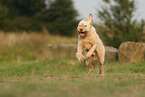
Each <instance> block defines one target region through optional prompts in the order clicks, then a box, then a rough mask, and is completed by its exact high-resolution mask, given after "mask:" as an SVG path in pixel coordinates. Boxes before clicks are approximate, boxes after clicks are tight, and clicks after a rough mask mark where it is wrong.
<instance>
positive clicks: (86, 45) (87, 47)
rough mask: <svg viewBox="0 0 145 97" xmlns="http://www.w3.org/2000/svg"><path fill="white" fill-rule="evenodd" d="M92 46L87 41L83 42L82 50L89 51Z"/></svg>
mask: <svg viewBox="0 0 145 97" xmlns="http://www.w3.org/2000/svg"><path fill="white" fill-rule="evenodd" d="M92 46H93V44H92V43H91V42H89V41H85V42H84V49H85V51H89V50H90V49H91V48H92Z"/></svg>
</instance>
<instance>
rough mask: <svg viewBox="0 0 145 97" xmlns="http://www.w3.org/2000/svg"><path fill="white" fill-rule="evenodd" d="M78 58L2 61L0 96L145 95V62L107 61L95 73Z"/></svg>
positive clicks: (120, 96)
mask: <svg viewBox="0 0 145 97" xmlns="http://www.w3.org/2000/svg"><path fill="white" fill-rule="evenodd" d="M88 69H89V68H88V67H86V66H85V64H84V63H79V62H78V61H77V60H76V59H73V58H65V59H53V60H49V61H48V60H42V61H31V62H30V61H29V62H11V63H10V62H0V97H33V96H35V97H40V96H41V97H96V96H98V97H106V96H107V97H117V96H119V97H144V95H145V93H144V91H145V63H140V64H119V63H118V62H112V63H105V64H104V70H105V76H99V75H98V74H97V72H98V65H97V66H95V71H94V73H93V76H91V77H85V75H86V74H87V73H88Z"/></svg>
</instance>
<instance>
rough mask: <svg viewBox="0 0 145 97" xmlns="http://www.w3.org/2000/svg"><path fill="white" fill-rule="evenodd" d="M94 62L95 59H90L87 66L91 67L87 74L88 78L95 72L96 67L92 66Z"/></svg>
mask: <svg viewBox="0 0 145 97" xmlns="http://www.w3.org/2000/svg"><path fill="white" fill-rule="evenodd" d="M92 60H93V57H90V58H89V59H88V60H87V64H88V66H89V68H90V69H89V73H88V74H87V76H89V75H92V73H93V71H94V66H93V65H92Z"/></svg>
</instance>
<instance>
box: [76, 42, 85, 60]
mask: <svg viewBox="0 0 145 97" xmlns="http://www.w3.org/2000/svg"><path fill="white" fill-rule="evenodd" d="M82 52H83V45H82V44H81V43H80V42H79V43H78V49H77V53H76V57H77V59H78V61H79V62H82V61H83V60H84V56H83V54H82Z"/></svg>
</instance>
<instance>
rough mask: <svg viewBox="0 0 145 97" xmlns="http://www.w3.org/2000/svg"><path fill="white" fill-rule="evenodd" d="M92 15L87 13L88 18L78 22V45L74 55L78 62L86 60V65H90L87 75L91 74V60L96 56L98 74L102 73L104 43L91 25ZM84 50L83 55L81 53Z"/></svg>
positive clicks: (92, 68) (92, 67)
mask: <svg viewBox="0 0 145 97" xmlns="http://www.w3.org/2000/svg"><path fill="white" fill-rule="evenodd" d="M92 23H93V16H92V14H89V19H88V20H87V19H83V20H81V21H80V22H79V24H78V27H77V31H78V47H77V53H76V57H77V59H78V61H79V62H82V61H84V60H85V61H86V65H88V66H89V67H90V69H89V73H88V75H92V72H93V70H94V66H93V65H92V60H93V59H94V58H96V57H97V58H98V60H99V74H101V75H104V71H103V64H104V60H105V59H104V58H105V48H104V45H103V43H102V41H101V39H100V38H99V36H98V34H97V33H96V30H95V28H94V27H93V26H92ZM83 49H84V51H85V52H86V53H85V55H83V54H82V52H83Z"/></svg>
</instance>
